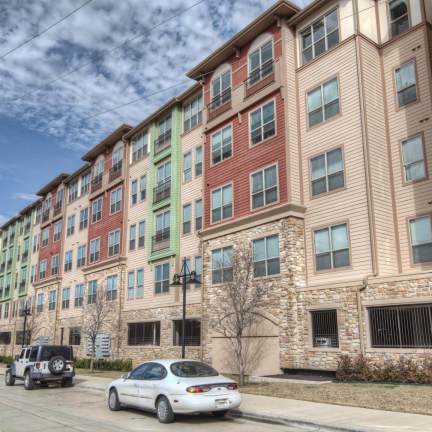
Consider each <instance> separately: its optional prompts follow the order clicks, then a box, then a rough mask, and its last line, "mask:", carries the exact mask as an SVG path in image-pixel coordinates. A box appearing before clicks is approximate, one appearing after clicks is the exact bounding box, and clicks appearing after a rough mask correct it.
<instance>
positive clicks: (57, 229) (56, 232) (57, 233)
mask: <svg viewBox="0 0 432 432" xmlns="http://www.w3.org/2000/svg"><path fill="white" fill-rule="evenodd" d="M61 231H62V221H59V222H56V223H55V224H54V227H53V241H55V242H56V241H59V240H60V239H61Z"/></svg>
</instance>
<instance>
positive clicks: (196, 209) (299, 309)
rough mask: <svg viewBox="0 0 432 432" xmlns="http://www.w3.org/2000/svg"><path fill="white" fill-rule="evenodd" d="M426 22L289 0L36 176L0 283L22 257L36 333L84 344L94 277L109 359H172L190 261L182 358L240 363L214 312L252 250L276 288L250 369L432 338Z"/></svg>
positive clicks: (323, 365) (390, 353)
mask: <svg viewBox="0 0 432 432" xmlns="http://www.w3.org/2000/svg"><path fill="white" fill-rule="evenodd" d="M431 23H432V4H431V3H430V2H428V1H426V0H388V1H387V0H386V1H384V0H382V1H375V0H326V1H323V0H315V1H314V2H312V3H311V4H310V5H309V6H307V7H306V8H304V9H299V8H297V7H295V6H293V5H292V4H291V3H289V2H287V1H283V0H281V1H278V2H277V3H276V4H275V5H274V6H272V7H271V8H269V9H268V10H267V11H265V12H264V13H263V14H262V15H261V16H259V17H258V18H257V19H256V20H254V21H253V22H252V23H251V24H249V25H248V26H247V27H245V28H244V29H243V30H241V31H240V32H239V33H238V34H236V35H235V36H234V37H232V38H231V39H230V40H229V41H227V42H226V43H225V44H224V45H223V46H221V47H220V48H219V49H217V50H216V51H214V52H213V53H212V54H211V55H210V56H208V57H207V58H206V59H204V60H203V61H202V62H201V63H200V64H198V65H197V66H195V67H194V68H193V69H192V70H190V71H189V72H188V74H187V76H188V77H189V78H191V79H192V80H196V81H197V82H196V84H195V85H193V86H192V87H190V88H189V89H188V90H187V91H186V92H184V93H183V94H181V95H179V96H178V97H175V98H173V99H171V100H169V101H168V102H167V103H166V104H164V105H163V106H162V107H160V108H159V109H158V110H157V111H156V112H154V113H153V114H151V115H150V116H148V117H147V118H146V119H144V120H143V121H142V122H141V123H140V124H139V125H137V126H136V127H134V128H132V127H131V126H128V125H122V126H120V127H119V128H118V129H116V130H115V131H114V132H113V133H112V134H110V135H109V136H108V137H106V138H105V139H104V140H103V141H102V142H101V143H99V144H97V145H96V146H95V147H93V148H92V149H91V150H90V151H89V152H88V153H87V154H86V155H84V157H83V159H84V161H85V162H86V164H85V165H83V166H82V167H81V168H80V169H79V170H78V171H77V172H76V173H74V174H72V175H67V174H61V175H60V176H58V177H57V178H56V179H54V180H53V181H51V182H50V183H49V184H48V185H46V186H45V187H44V188H42V189H41V190H40V191H39V192H38V194H39V195H40V196H41V203H36V204H35V205H34V207H32V208H31V209H27V210H26V211H27V212H29V211H30V210H31V212H32V214H33V216H32V217H33V220H34V222H35V223H34V224H33V225H31V224H30V225H31V230H32V233H31V234H30V235H29V234H24V233H23V236H22V238H21V237H20V238H19V241H18V243H19V244H20V245H24V242H25V239H26V238H27V239H33V240H31V246H30V248H31V249H28V250H31V251H32V253H31V254H30V255H31V256H30V258H29V261H28V264H27V266H26V265H22V264H23V263H22V262H21V263H20V264H19V266H18V267H19V269H18V267H17V265H16V264H15V261H14V260H16V255H17V254H19V253H18V252H17V247H18V243H14V242H16V239H17V238H18V237H19V236H20V234H19V232H20V228H19V226H20V225H19V224H18V222H17V221H18V219H16V218H14V219H12V220H11V221H9V222H8V223H7V224H5V225H4V226H3V227H2V228H1V231H2V237H1V238H2V241H1V246H0V252H1V255H0V289H1V287H2V286H3V287H8V286H9V287H13V286H14V284H15V281H16V280H23V279H22V278H21V279H19V276H18V277H17V272H21V271H22V268H24V275H26V277H29V278H30V279H29V280H30V281H33V282H32V283H30V284H29V285H28V286H29V289H28V290H27V289H26V290H24V289H23V291H22V298H25V296H24V294H25V292H27V291H28V295H29V296H32V295H33V290H34V298H35V300H34V301H33V304H34V305H35V309H36V315H37V316H38V320H39V321H40V323H44V324H43V325H40V326H39V328H38V334H39V336H44V337H47V338H48V339H49V340H50V341H55V342H56V343H60V342H63V343H70V344H73V345H76V353H77V355H79V356H84V355H86V354H87V347H86V343H87V342H86V341H85V340H84V338H83V337H82V336H81V333H82V332H81V327H82V322H83V319H84V312H83V311H84V309H85V305H86V304H87V303H88V302H89V301H90V297H91V295H92V293H94V290H95V289H96V287H102V288H103V289H104V290H105V291H106V295H107V298H109V300H110V301H112V302H113V304H114V305H115V313H114V316H113V320H112V323H114V330H113V329H111V330H110V332H109V334H108V335H106V336H107V337H109V338H110V351H109V354H110V355H111V356H113V357H125V358H133V359H134V360H136V361H139V360H143V359H147V358H153V357H166V356H170V357H171V356H178V355H179V353H180V349H179V345H180V341H181V336H182V335H181V325H180V322H181V321H180V319H181V304H182V298H181V289H179V288H178V287H174V286H171V280H172V278H173V276H174V274H175V273H178V272H179V271H181V269H182V266H183V262H184V259H186V264H187V266H188V268H189V269H193V270H195V271H196V272H197V274H198V275H199V279H201V282H202V283H201V284H200V285H198V284H197V285H195V286H194V285H191V286H189V287H188V291H187V317H188V321H187V325H186V335H185V336H186V341H187V345H188V348H187V353H188V356H189V357H196V358H204V359H205V360H207V361H209V362H212V363H213V364H214V365H215V366H216V367H218V368H219V369H221V370H225V371H229V370H230V365H229V364H228V363H227V355H226V351H227V350H226V343H227V341H226V340H225V339H224V338H223V337H221V335H219V334H217V333H215V332H214V330H213V328H212V322H213V320H214V319H216V318H218V317H216V316H214V311H215V310H217V308H216V306H217V305H218V304H219V303H220V302H221V298H222V297H221V295H223V292H222V291H221V290H222V289H223V284H224V282H227V281H229V280H230V277H232V268H231V267H232V264H231V261H230V257H231V256H232V255H233V254H235V253H236V252H238V251H241V250H242V248H243V249H244V248H245V247H246V248H250V250H251V251H252V256H253V268H254V283H256V284H261V285H263V286H265V287H266V289H267V290H268V295H267V296H266V300H265V301H264V302H263V304H262V314H261V317H260V318H259V322H258V326H257V328H256V329H254V330H253V332H251V334H250V335H249V336H250V338H251V339H252V340H255V341H256V342H257V345H260V346H261V349H262V351H263V352H262V355H261V356H260V359H259V361H258V362H257V364H256V365H255V366H254V372H256V373H265V374H271V373H278V372H279V371H280V369H334V368H335V367H336V364H337V361H338V358H339V356H340V355H341V354H342V353H348V354H352V355H354V354H359V353H364V354H367V355H368V356H370V357H373V358H375V359H377V360H383V359H385V358H392V357H398V356H401V355H404V356H407V357H410V358H414V359H419V358H424V357H426V356H428V355H430V353H431V349H432V318H431V317H432V251H431V250H432V249H431V248H432V211H431V206H432V194H431V190H432V187H431V180H430V178H429V173H430V172H431V163H432V162H431V161H432V144H431V142H432V126H431V125H432V123H431V121H432V120H431V119H432V84H431V83H432V72H431V69H432V64H431V44H432V27H431ZM22 217H23V215H21V216H19V218H22ZM39 219H41V223H40V224H39V223H38V221H39ZM24 226H26V224H24ZM24 231H25V229H24ZM26 235H27V236H28V237H25V236H26ZM14 236H15V237H14ZM39 244H40V247H39V246H38V245H39ZM22 247H24V246H22ZM25 247H26V246H25ZM21 250H22V249H21ZM10 260H12V261H11V264H10V270H11V271H10V272H9V273H8V271H7V270H5V269H3V267H5V268H6V267H7V263H8V262H9V261H10ZM21 261H22V260H21ZM2 263H3V264H4V266H3V264H2ZM29 266H30V267H29ZM12 267H13V270H12ZM2 269H3V273H2ZM29 269H30V270H29ZM29 272H30V275H29ZM8 274H9V276H8ZM21 274H22V273H21ZM2 278H3V279H2ZM2 282H3V285H2ZM20 286H21V285H20ZM18 291H19V290H18ZM17 295H18V294H17ZM18 297H19V296H18ZM18 297H16V299H18ZM11 300H12V298H11V297H8V296H5V295H4V296H3V299H2V300H0V305H2V307H3V311H2V313H0V317H2V320H1V321H0V350H2V351H3V352H11V350H12V349H13V348H11V346H10V344H9V343H8V340H9V339H8V336H7V333H8V332H12V333H13V331H14V330H11V328H12V327H13V326H15V324H14V322H15V321H16V320H15V321H14V320H13V319H12V318H10V317H11V312H9V309H7V310H8V312H7V313H6V316H5V314H4V312H5V310H6V309H5V308H6V306H5V305H6V304H7V303H11ZM11 304H12V303H11ZM11 307H12V306H11ZM8 308H9V306H8ZM16 310H17V311H18V308H17V309H16ZM12 315H13V313H12ZM12 333H11V335H12ZM3 334H4V335H5V336H4V337H2V336H1V335H3ZM33 337H36V336H35V335H34V336H33ZM9 338H12V336H9ZM13 339H15V337H14V336H13ZM11 340H12V339H11ZM2 341H3V342H2Z"/></svg>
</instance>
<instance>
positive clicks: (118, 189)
mask: <svg viewBox="0 0 432 432" xmlns="http://www.w3.org/2000/svg"><path fill="white" fill-rule="evenodd" d="M113 194H114V195H115V197H116V201H115V202H113ZM122 205H123V188H122V187H121V186H119V187H116V188H114V189H113V190H111V191H110V213H109V214H110V215H114V214H117V213H119V212H121V211H122ZM113 207H114V211H113ZM117 207H118V208H117Z"/></svg>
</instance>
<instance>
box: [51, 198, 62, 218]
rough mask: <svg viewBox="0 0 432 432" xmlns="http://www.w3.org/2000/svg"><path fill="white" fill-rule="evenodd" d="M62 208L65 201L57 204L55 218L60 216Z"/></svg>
mask: <svg viewBox="0 0 432 432" xmlns="http://www.w3.org/2000/svg"><path fill="white" fill-rule="evenodd" d="M62 207H63V201H59V202H58V203H56V205H55V206H54V212H53V216H57V215H59V214H60V213H61V211H62Z"/></svg>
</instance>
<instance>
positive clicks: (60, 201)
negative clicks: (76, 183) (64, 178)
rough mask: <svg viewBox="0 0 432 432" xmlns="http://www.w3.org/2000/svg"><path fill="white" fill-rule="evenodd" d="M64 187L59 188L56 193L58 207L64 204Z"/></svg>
mask: <svg viewBox="0 0 432 432" xmlns="http://www.w3.org/2000/svg"><path fill="white" fill-rule="evenodd" d="M63 197H64V189H63V188H61V189H58V190H57V193H56V205H55V207H56V208H61V207H62V205H63Z"/></svg>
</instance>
